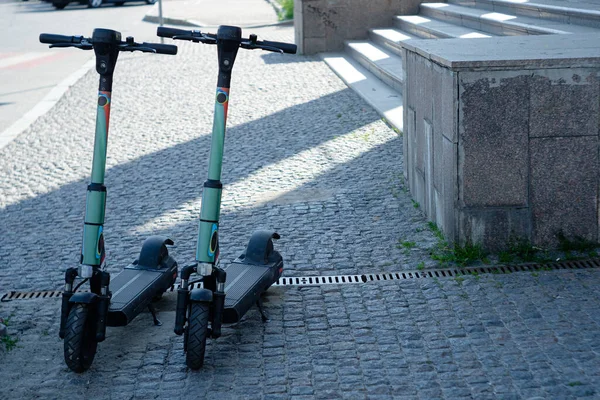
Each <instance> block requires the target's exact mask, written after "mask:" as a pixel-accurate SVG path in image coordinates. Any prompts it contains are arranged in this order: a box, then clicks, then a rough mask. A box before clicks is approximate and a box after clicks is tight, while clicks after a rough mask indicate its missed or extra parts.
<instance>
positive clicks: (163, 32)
mask: <svg viewBox="0 0 600 400" xmlns="http://www.w3.org/2000/svg"><path fill="white" fill-rule="evenodd" d="M191 34H192V31H186V30H183V29H175V28H165V27H164V26H159V27H158V28H157V29H156V35H157V36H159V37H168V38H172V37H173V36H190V35H191Z"/></svg>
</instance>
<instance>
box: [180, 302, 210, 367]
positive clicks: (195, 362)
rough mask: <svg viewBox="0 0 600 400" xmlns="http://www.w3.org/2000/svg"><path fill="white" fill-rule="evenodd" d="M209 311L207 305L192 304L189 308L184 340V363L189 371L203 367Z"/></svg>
mask: <svg viewBox="0 0 600 400" xmlns="http://www.w3.org/2000/svg"><path fill="white" fill-rule="evenodd" d="M209 311H210V308H209V305H208V304H206V303H192V304H191V306H190V317H189V318H188V326H187V329H186V331H185V336H186V337H185V339H184V340H185V343H186V346H185V347H186V350H187V351H186V353H185V363H186V364H187V366H188V367H190V368H191V369H200V368H202V365H204V352H205V351H206V337H207V336H208V314H209Z"/></svg>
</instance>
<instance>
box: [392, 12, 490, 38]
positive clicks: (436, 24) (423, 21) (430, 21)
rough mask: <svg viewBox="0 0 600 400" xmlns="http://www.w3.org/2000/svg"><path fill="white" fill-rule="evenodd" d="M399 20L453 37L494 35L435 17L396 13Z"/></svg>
mask: <svg viewBox="0 0 600 400" xmlns="http://www.w3.org/2000/svg"><path fill="white" fill-rule="evenodd" d="M394 18H395V19H397V20H399V21H404V22H407V23H413V24H418V25H419V26H424V27H426V28H432V29H434V30H436V31H440V32H443V33H446V34H447V35H448V36H450V37H453V38H461V37H462V38H482V37H493V36H496V35H494V34H493V33H488V32H483V31H479V30H477V29H472V28H468V27H466V26H462V25H456V24H452V23H449V22H445V21H441V20H439V19H435V18H425V17H423V16H421V15H397V16H395V17H394Z"/></svg>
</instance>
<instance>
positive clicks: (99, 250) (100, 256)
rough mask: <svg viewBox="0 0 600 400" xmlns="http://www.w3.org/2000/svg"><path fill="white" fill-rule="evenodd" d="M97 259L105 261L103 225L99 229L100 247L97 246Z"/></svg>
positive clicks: (101, 261)
mask: <svg viewBox="0 0 600 400" xmlns="http://www.w3.org/2000/svg"><path fill="white" fill-rule="evenodd" d="M96 259H97V260H100V264H102V263H103V262H104V234H103V233H102V227H100V229H99V230H98V247H96Z"/></svg>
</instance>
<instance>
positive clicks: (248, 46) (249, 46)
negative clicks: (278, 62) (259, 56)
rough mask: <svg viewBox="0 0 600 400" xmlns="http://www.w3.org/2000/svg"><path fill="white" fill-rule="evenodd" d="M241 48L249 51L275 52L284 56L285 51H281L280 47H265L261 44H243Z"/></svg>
mask: <svg viewBox="0 0 600 400" xmlns="http://www.w3.org/2000/svg"><path fill="white" fill-rule="evenodd" d="M240 47H241V48H243V49H248V50H255V49H261V50H267V51H273V52H278V53H281V54H283V50H281V49H280V48H278V47H272V46H265V45H261V44H254V43H252V42H242V43H241V45H240Z"/></svg>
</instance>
